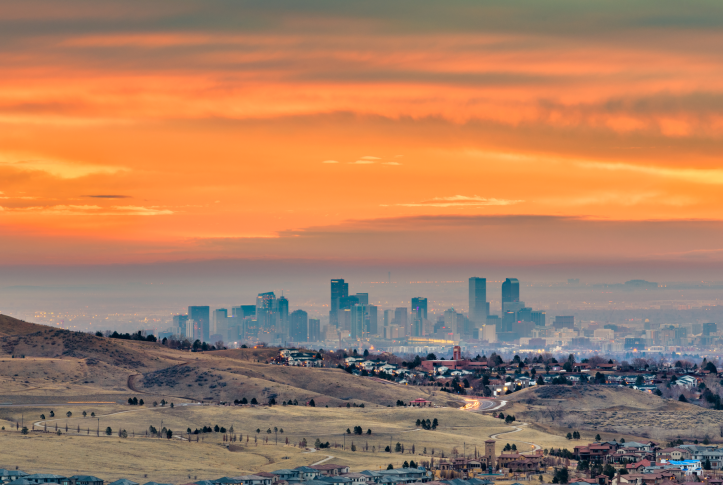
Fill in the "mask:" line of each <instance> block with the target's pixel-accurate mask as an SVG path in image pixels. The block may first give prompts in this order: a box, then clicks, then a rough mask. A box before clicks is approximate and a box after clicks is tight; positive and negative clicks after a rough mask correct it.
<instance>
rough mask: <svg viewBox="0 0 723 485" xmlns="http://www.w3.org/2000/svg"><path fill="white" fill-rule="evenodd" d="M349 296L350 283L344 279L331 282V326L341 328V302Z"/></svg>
mask: <svg viewBox="0 0 723 485" xmlns="http://www.w3.org/2000/svg"><path fill="white" fill-rule="evenodd" d="M347 296H349V283H344V280H343V279H338V280H331V305H330V307H329V324H330V325H334V326H335V327H338V326H339V316H338V315H337V313H338V312H339V300H340V299H342V298H345V297H347Z"/></svg>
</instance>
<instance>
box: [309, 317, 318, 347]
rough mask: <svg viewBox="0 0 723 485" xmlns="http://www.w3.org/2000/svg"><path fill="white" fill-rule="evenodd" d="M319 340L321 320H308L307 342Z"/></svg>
mask: <svg viewBox="0 0 723 485" xmlns="http://www.w3.org/2000/svg"><path fill="white" fill-rule="evenodd" d="M319 340H321V320H319V319H318V318H310V319H309V342H318V341H319Z"/></svg>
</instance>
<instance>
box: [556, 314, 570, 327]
mask: <svg viewBox="0 0 723 485" xmlns="http://www.w3.org/2000/svg"><path fill="white" fill-rule="evenodd" d="M552 326H553V327H555V328H575V317H574V316H572V315H570V316H563V315H557V316H556V317H555V321H554V322H553V323H552Z"/></svg>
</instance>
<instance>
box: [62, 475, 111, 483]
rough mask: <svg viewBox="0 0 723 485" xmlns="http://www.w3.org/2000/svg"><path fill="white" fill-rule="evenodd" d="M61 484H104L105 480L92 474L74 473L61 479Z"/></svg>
mask: <svg viewBox="0 0 723 485" xmlns="http://www.w3.org/2000/svg"><path fill="white" fill-rule="evenodd" d="M60 484H61V485H103V480H101V479H100V478H98V477H92V476H90V475H73V476H72V477H70V478H65V479H63V480H61V481H60Z"/></svg>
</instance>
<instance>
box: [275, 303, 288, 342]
mask: <svg viewBox="0 0 723 485" xmlns="http://www.w3.org/2000/svg"><path fill="white" fill-rule="evenodd" d="M276 320H277V322H278V325H277V326H276V333H280V334H282V335H284V337H287V336H288V335H289V300H287V299H286V298H285V297H284V296H283V295H281V296H280V297H279V299H278V300H276Z"/></svg>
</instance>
